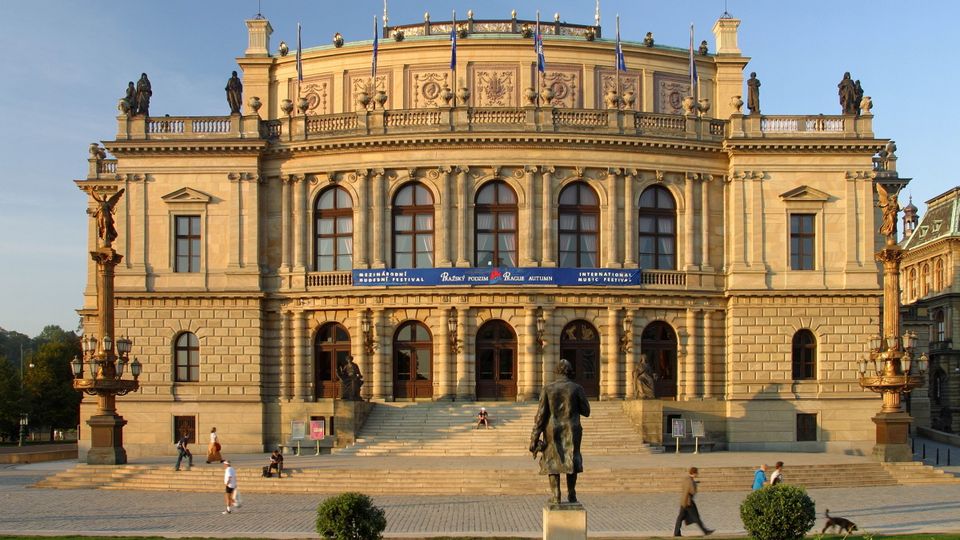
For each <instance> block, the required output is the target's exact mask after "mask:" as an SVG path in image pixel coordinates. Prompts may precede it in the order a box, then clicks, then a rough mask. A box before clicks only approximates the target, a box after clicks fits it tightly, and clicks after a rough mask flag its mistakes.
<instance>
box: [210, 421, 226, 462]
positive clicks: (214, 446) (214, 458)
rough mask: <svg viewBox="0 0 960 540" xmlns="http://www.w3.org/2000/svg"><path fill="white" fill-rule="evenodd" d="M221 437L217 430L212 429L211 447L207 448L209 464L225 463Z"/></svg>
mask: <svg viewBox="0 0 960 540" xmlns="http://www.w3.org/2000/svg"><path fill="white" fill-rule="evenodd" d="M220 448H221V447H220V437H219V436H218V435H217V428H215V427H213V428H210V445H209V446H207V463H219V462H221V461H223V456H222V455H220Z"/></svg>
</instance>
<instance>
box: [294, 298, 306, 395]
mask: <svg viewBox="0 0 960 540" xmlns="http://www.w3.org/2000/svg"><path fill="white" fill-rule="evenodd" d="M306 342H307V314H306V312H304V311H297V312H294V313H293V395H294V400H295V401H297V402H303V401H305V400H306V399H307V384H306V383H307V380H306V379H307V354H306V352H307V343H306Z"/></svg>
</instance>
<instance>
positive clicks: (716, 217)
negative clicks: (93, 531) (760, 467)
mask: <svg viewBox="0 0 960 540" xmlns="http://www.w3.org/2000/svg"><path fill="white" fill-rule="evenodd" d="M739 23H740V21H739V20H737V19H733V18H721V19H719V20H718V21H717V23H716V25H715V26H714V29H713V32H714V35H715V44H714V49H715V51H716V52H715V53H702V52H699V51H695V54H696V56H695V62H696V64H697V71H698V73H699V84H698V96H699V99H693V98H688V97H687V96H689V95H690V94H691V88H690V83H689V74H688V65H689V57H688V51H686V50H683V49H677V48H670V47H661V46H654V47H646V46H641V45H640V44H634V43H625V44H624V51H625V55H626V63H627V68H628V69H627V71H626V72H623V73H620V74H619V77H618V76H617V72H616V71H615V69H614V66H613V63H612V58H613V56H612V51H613V42H612V40H603V39H600V38H599V31H600V29H599V28H591V27H584V26H575V25H566V24H560V23H556V24H549V25H544V33H545V36H544V42H545V48H546V54H547V58H548V64H547V70H546V72H545V73H543V74H542V75H539V76H538V71H537V69H536V65H537V64H536V56H535V55H534V53H533V52H532V51H533V48H532V47H531V43H530V41H531V40H530V39H529V38H528V37H525V36H524V34H525V33H526V31H527V28H529V26H528V23H526V24H525V23H523V22H522V21H516V20H512V21H492V22H484V21H473V20H472V19H471V20H469V21H468V22H466V23H464V24H465V25H466V26H465V27H464V29H463V34H462V36H465V37H461V39H460V40H459V44H458V53H457V56H458V63H457V65H456V69H455V70H450V69H449V63H450V42H449V40H448V38H447V36H448V35H449V31H450V23H430V22H427V23H424V24H421V25H415V26H410V27H403V28H400V30H403V31H404V33H405V39H403V40H397V39H395V37H396V30H397V29H396V28H389V29H385V30H384V32H385V35H384V38H383V39H382V40H381V42H380V45H379V52H378V62H377V67H376V73H375V76H371V67H370V64H371V51H372V47H371V43H370V42H358V43H347V44H345V45H343V46H342V47H337V46H333V45H330V46H319V47H313V48H308V49H306V50H304V51H303V54H302V59H303V60H302V66H303V68H302V69H303V81H302V82H301V83H299V85H298V77H297V61H296V57H295V55H294V54H292V53H291V54H288V55H281V54H279V53H274V52H273V51H272V50H271V47H270V37H271V32H272V29H271V27H270V23H269V21H267V20H266V19H262V18H258V19H255V20H250V21H247V26H248V31H249V47H248V48H247V50H246V51H245V54H244V55H243V56H242V57H240V58H239V59H238V63H239V67H240V68H241V69H242V72H243V84H244V102H245V105H244V110H243V112H242V114H236V115H232V116H222V117H189V116H164V117H155V118H154V117H143V116H129V115H127V114H122V115H121V116H119V117H118V133H117V135H116V138H114V139H113V140H109V141H106V142H104V146H105V149H106V151H107V152H109V157H106V156H105V155H104V154H103V151H102V150H101V149H100V148H99V147H97V148H92V149H91V157H90V163H89V173H88V176H87V178H86V179H83V180H78V181H77V183H78V185H79V186H80V187H81V189H83V190H85V191H88V192H89V191H91V190H98V191H106V192H110V191H115V190H118V189H120V188H123V189H125V190H126V192H125V196H124V198H123V199H122V201H121V203H120V205H119V207H118V212H117V217H116V219H117V223H118V229H119V230H120V238H119V240H118V241H117V242H116V243H115V244H114V245H115V247H116V248H117V249H118V251H119V252H120V253H122V254H124V255H125V259H124V261H123V263H122V264H121V266H120V267H118V268H117V278H116V296H117V307H116V314H117V328H118V330H117V331H118V333H123V334H126V335H128V336H129V337H131V338H132V339H133V340H134V356H137V357H138V358H139V359H140V360H141V362H142V363H143V366H144V367H143V370H144V374H143V376H142V377H141V382H142V391H141V392H139V393H137V394H135V395H130V396H127V397H125V398H123V399H122V400H121V403H120V411H121V413H122V414H123V416H124V417H125V418H126V419H127V420H128V421H129V425H128V426H127V427H126V430H125V432H126V438H125V446H126V447H127V450H128V452H129V453H130V455H131V456H137V455H140V454H156V453H164V452H172V448H173V446H172V444H171V443H172V441H173V440H174V439H175V436H176V433H177V432H178V431H181V430H191V431H194V432H197V431H199V432H200V433H201V434H202V433H204V432H206V431H208V430H209V428H210V427H211V426H217V427H218V432H219V433H220V434H221V439H222V440H223V443H224V447H225V448H226V449H229V450H230V451H234V452H237V451H261V450H263V449H264V448H265V447H269V446H272V445H276V444H277V443H283V442H286V441H287V440H289V438H290V436H291V429H292V428H291V422H292V421H298V420H303V421H306V420H309V419H319V418H323V419H324V420H326V421H327V422H328V424H327V425H328V427H332V426H329V422H330V418H331V417H332V416H333V415H334V409H335V406H336V403H337V401H336V399H335V398H336V397H337V396H338V391H339V390H338V385H337V382H336V376H335V372H336V367H337V364H338V362H341V361H343V359H345V358H346V357H347V355H352V356H353V357H355V358H356V360H357V363H358V364H359V366H360V369H361V371H362V373H363V374H364V378H365V384H364V385H363V387H362V389H361V392H362V395H363V396H364V397H365V398H367V399H369V400H372V401H374V402H376V401H388V400H400V399H408V400H457V401H461V400H467V401H470V400H533V399H535V398H536V396H537V395H538V393H539V391H540V389H541V388H542V387H543V385H544V384H546V383H548V382H550V381H551V380H552V378H553V373H554V368H555V366H556V363H557V361H558V360H559V359H560V358H561V357H565V358H568V359H570V360H571V361H572V362H573V363H574V364H575V367H576V370H577V379H578V380H579V381H580V382H581V384H583V385H584V387H585V388H586V389H587V392H588V394H589V395H590V396H591V398H592V399H601V400H624V403H625V404H633V406H635V407H638V408H640V409H643V410H646V411H647V413H648V414H649V413H650V411H656V413H655V414H657V415H659V416H662V419H657V421H656V423H658V424H660V425H662V426H663V425H665V426H666V427H665V428H664V429H668V428H669V423H668V422H667V420H668V419H669V418H672V417H675V416H681V417H684V418H697V419H701V420H704V422H705V424H706V426H707V431H708V437H709V438H710V439H712V440H714V441H715V442H718V443H721V444H725V445H726V446H728V447H730V448H736V449H796V448H806V449H811V450H815V449H836V450H840V449H851V448H855V449H865V451H868V449H869V447H870V446H871V445H872V441H873V429H874V427H873V424H872V423H871V422H870V420H869V418H870V416H871V415H872V414H873V413H875V412H876V409H877V406H878V403H877V401H876V399H875V397H874V396H873V395H871V394H868V393H865V392H864V391H862V390H861V389H860V388H859V386H858V384H857V367H856V366H857V364H856V361H857V359H858V358H859V357H860V356H862V354H863V353H864V352H865V351H866V347H867V345H866V340H865V339H862V336H864V335H868V334H871V333H875V332H876V329H877V328H878V327H879V324H880V321H879V316H880V296H881V286H880V282H879V274H878V267H877V264H876V262H875V261H874V258H873V254H874V252H875V251H876V250H877V249H878V248H879V246H880V245H881V238H880V237H879V236H878V234H877V233H876V229H877V225H878V214H877V211H876V209H875V200H874V197H875V195H874V185H873V184H874V180H873V179H874V172H873V167H874V165H873V156H874V154H876V153H877V152H878V151H879V150H880V149H881V148H883V146H884V144H885V143H886V139H878V138H876V137H875V135H874V133H873V131H872V119H873V116H872V113H871V112H870V106H869V100H868V99H867V100H865V106H864V109H863V111H862V114H860V115H848V116H823V115H811V116H773V115H762V116H761V115H760V114H747V115H745V114H743V113H742V112H741V108H742V103H743V101H744V100H743V99H741V96H742V94H743V82H744V81H743V70H744V68H745V66H746V65H747V63H748V60H749V59H748V58H747V57H745V56H743V55H742V53H741V51H740V49H739V47H738V44H737V27H738V25H739ZM525 27H526V28H525ZM588 29H589V30H590V32H593V34H592V35H590V33H589V32H587V30H588ZM475 34H476V35H480V34H483V35H482V39H480V38H477V39H471V37H472V36H474V35H475ZM617 80H619V84H620V92H619V93H617V92H615V91H616V90H617V87H616V85H617V82H616V81H617ZM298 88H299V90H298ZM298 92H299V96H300V98H298V97H297V96H298ZM620 94H622V98H620V99H618V96H619V95H620ZM92 227H93V226H92V225H91V229H90V232H89V238H90V246H91V249H93V248H94V247H95V242H96V231H94V230H93V228H92ZM94 273H95V268H94V267H93V264H92V262H91V266H90V268H89V275H90V277H89V281H88V284H87V288H86V291H85V304H84V306H83V309H82V310H81V314H82V315H83V316H84V325H85V328H86V329H87V330H88V331H92V330H93V329H94V328H95V327H96V325H97V320H96V311H95V304H96V291H95V287H96V284H95V281H94ZM644 358H646V359H648V360H649V362H650V365H651V369H652V370H653V371H654V373H655V374H656V383H655V396H654V399H652V400H636V401H635V398H636V396H637V388H636V385H635V383H634V373H635V372H636V370H637V367H638V365H639V364H640V363H641V362H643V359H644ZM653 404H656V407H654V406H653ZM645 405H646V406H645ZM89 413H90V405H89V403H88V402H84V406H83V408H82V416H83V417H84V418H85V417H86V416H87V415H89ZM84 429H86V428H84ZM663 436H664V437H668V435H663ZM201 440H202V438H201Z"/></svg>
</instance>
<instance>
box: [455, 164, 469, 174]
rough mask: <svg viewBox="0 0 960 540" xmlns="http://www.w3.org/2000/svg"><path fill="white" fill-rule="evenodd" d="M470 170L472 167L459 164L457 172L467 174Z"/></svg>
mask: <svg viewBox="0 0 960 540" xmlns="http://www.w3.org/2000/svg"><path fill="white" fill-rule="evenodd" d="M469 172H470V167H468V166H467V165H457V174H467V173H469Z"/></svg>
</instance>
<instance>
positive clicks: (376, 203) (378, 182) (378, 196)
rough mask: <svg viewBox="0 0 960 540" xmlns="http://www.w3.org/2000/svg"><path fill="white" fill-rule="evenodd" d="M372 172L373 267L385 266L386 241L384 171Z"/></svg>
mask: <svg viewBox="0 0 960 540" xmlns="http://www.w3.org/2000/svg"><path fill="white" fill-rule="evenodd" d="M372 174H373V191H372V193H371V194H370V199H371V200H372V203H373V204H372V208H373V211H372V212H371V213H372V219H373V242H371V247H373V267H374V268H386V262H385V260H386V259H385V257H384V245H385V244H386V243H387V242H386V239H385V238H384V236H383V226H384V223H383V220H384V215H383V212H384V204H383V197H384V191H385V185H384V184H385V182H384V178H383V177H384V171H383V169H374V170H373V171H372Z"/></svg>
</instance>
